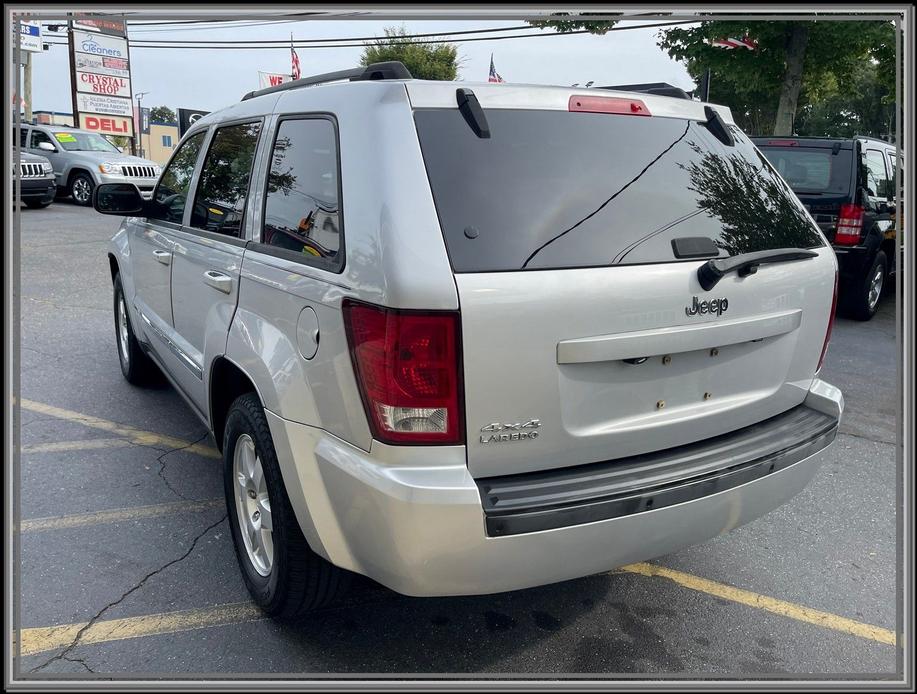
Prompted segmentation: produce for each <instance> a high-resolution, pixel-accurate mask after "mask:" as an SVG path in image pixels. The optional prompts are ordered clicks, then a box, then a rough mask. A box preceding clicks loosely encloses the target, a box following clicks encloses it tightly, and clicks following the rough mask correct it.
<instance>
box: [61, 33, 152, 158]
mask: <svg viewBox="0 0 917 694" xmlns="http://www.w3.org/2000/svg"><path fill="white" fill-rule="evenodd" d="M69 28H70V32H69V35H68V42H69V48H70V87H71V93H72V95H73V124H74V125H76V126H77V127H80V128H85V129H86V130H92V131H94V132H97V133H100V134H103V135H119V136H122V137H129V138H131V141H132V145H133V148H136V134H135V132H134V112H133V103H134V102H133V99H132V97H131V71H130V56H129V53H128V47H127V24H126V23H125V22H123V21H120V20H110V19H94V18H87V17H83V16H79V15H77V16H75V17H74V18H73V19H71V20H70V22H69Z"/></svg>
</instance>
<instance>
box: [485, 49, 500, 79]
mask: <svg viewBox="0 0 917 694" xmlns="http://www.w3.org/2000/svg"><path fill="white" fill-rule="evenodd" d="M487 81H488V82H502V81H503V78H502V77H500V75H499V74H497V68H495V67H494V54H493V53H491V54H490V75H489V76H488V77H487Z"/></svg>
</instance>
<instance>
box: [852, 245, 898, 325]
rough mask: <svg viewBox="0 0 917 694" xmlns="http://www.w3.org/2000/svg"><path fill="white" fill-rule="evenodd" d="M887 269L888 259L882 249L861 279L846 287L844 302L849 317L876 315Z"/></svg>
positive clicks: (861, 318)
mask: <svg viewBox="0 0 917 694" xmlns="http://www.w3.org/2000/svg"><path fill="white" fill-rule="evenodd" d="M887 271H888V259H887V258H886V257H885V253H884V252H883V251H879V252H878V253H876V258H875V260H873V263H872V266H871V267H870V268H869V272H867V273H866V275H865V276H864V277H863V279H862V280H861V281H860V282H859V283H858V284H851V285H850V286H849V287H848V291H847V297H846V302H845V303H846V309H847V313H848V314H849V315H850V317H851V318H853V319H855V320H861V321H867V320H870V319H871V318H872V317H873V316H874V315H876V311H878V309H879V300H880V299H881V298H882V289H883V287H884V286H885V279H886V276H887Z"/></svg>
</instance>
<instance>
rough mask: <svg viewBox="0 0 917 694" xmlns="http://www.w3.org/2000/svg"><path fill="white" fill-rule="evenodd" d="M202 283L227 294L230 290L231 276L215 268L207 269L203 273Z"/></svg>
mask: <svg viewBox="0 0 917 694" xmlns="http://www.w3.org/2000/svg"><path fill="white" fill-rule="evenodd" d="M204 284H208V285H210V286H211V287H213V288H214V289H217V290H219V291H221V292H223V293H224V294H229V292H231V291H232V277H230V276H229V275H225V274H223V273H222V272H217V271H216V270H207V272H205V273H204Z"/></svg>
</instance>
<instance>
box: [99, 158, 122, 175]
mask: <svg viewBox="0 0 917 694" xmlns="http://www.w3.org/2000/svg"><path fill="white" fill-rule="evenodd" d="M99 171H101V172H102V173H105V174H119V173H121V167H120V166H119V165H118V164H112V163H111V162H108V161H103V162H102V163H101V164H99Z"/></svg>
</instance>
